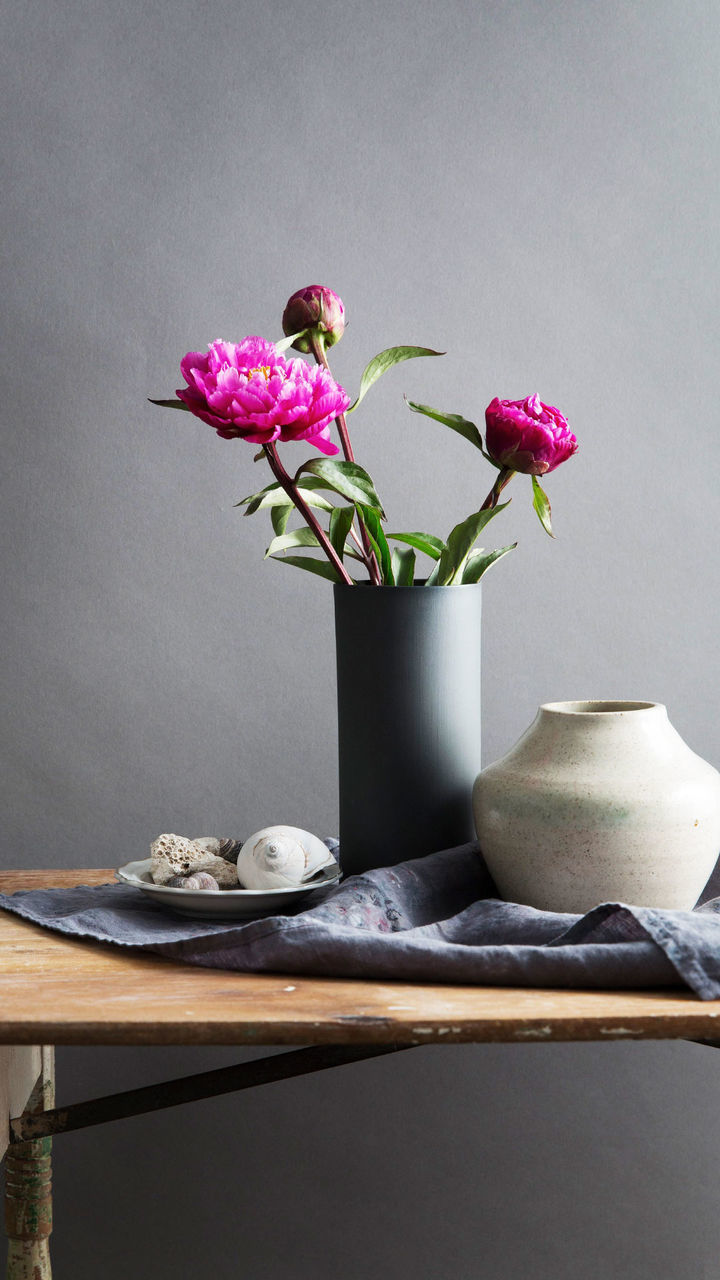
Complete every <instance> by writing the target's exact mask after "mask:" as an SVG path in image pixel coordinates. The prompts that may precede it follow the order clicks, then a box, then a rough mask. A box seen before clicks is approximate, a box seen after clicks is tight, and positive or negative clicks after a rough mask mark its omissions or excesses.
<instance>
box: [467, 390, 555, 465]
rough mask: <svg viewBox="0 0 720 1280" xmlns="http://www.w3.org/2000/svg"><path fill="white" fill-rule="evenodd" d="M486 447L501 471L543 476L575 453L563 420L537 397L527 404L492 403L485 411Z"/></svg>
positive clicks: (519, 402) (516, 401)
mask: <svg viewBox="0 0 720 1280" xmlns="http://www.w3.org/2000/svg"><path fill="white" fill-rule="evenodd" d="M485 425H486V428H487V432H486V436H485V445H486V447H487V451H488V453H489V454H490V457H491V458H492V459H493V461H494V462H496V463H497V464H498V466H500V467H507V468H509V469H510V470H512V471H522V472H524V473H525V475H531V476H542V475H544V474H545V472H546V471H554V470H555V467H559V466H560V463H561V462H565V460H566V458H569V457H571V455H572V454H573V453H575V450H576V449H577V440H576V439H575V436H574V435H573V433H572V431H571V430H570V428H569V426H568V424H567V422H566V420H565V418H564V417H563V415H562V414H561V413H560V411H559V410H558V409H554V408H553V407H552V405H549V404H543V402H542V400H541V399H540V397H539V396H538V395H534V396H528V397H527V399H526V400H498V398H497V396H496V397H495V399H494V400H491V402H490V404H489V405H488V407H487V409H486V410H485Z"/></svg>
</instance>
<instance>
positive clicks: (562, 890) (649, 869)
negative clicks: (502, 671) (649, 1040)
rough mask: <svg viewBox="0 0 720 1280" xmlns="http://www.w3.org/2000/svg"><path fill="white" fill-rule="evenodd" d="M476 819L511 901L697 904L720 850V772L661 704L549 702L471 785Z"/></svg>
mask: <svg viewBox="0 0 720 1280" xmlns="http://www.w3.org/2000/svg"><path fill="white" fill-rule="evenodd" d="M473 810H474V815H475V826H476V829H477V834H478V839H479V841H480V846H481V849H482V852H483V854H484V856H485V859H486V861H487V864H488V867H489V868H490V871H491V873H492V876H493V878H494V880H495V883H496V885H497V887H498V890H499V892H500V894H501V895H502V897H503V898H505V899H506V900H507V901H510V902H522V903H526V904H527V905H529V906H532V907H538V908H540V909H542V910H546V911H567V912H585V911H589V910H590V909H591V908H592V907H594V906H596V905H597V904H598V903H600V902H625V903H629V904H633V905H635V906H647V907H664V908H675V909H678V910H686V911H687V910H690V909H691V908H692V907H693V906H694V905H695V903H696V902H697V900H698V898H699V896H700V894H701V892H702V890H703V888H704V887H705V884H706V883H707V880H708V878H709V876H710V873H711V872H712V870H713V867H714V866H715V862H716V860H717V857H718V853H719V852H720V774H718V772H717V770H716V769H714V768H713V767H712V765H710V764H707V762H706V761H704V760H701V759H700V757H699V756H697V755H695V753H694V752H693V751H691V750H690V748H689V747H688V746H686V744H685V743H684V742H683V740H682V738H681V737H680V735H679V734H678V733H677V732H676V730H675V729H673V727H672V725H671V724H670V721H669V720H668V717H667V711H666V709H665V707H664V706H662V704H661V703H657V702H548V703H546V704H545V705H544V706H541V707H540V709H539V710H538V714H537V716H536V718H535V721H534V722H533V724H532V725H531V726H530V728H529V729H528V730H527V731H526V733H524V734H523V736H522V738H521V739H520V741H519V742H518V743H517V745H516V746H515V747H513V749H512V751H510V752H509V753H508V754H507V755H506V756H503V758H502V759H501V760H498V761H496V762H495V764H492V765H490V766H489V768H487V769H484V770H483V772H482V773H481V774H480V775H479V776H478V778H477V780H476V782H475V786H474V789H473Z"/></svg>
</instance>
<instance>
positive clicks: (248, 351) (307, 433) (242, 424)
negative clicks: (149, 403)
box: [175, 337, 350, 453]
mask: <svg viewBox="0 0 720 1280" xmlns="http://www.w3.org/2000/svg"><path fill="white" fill-rule="evenodd" d="M180 370H181V372H182V375H183V377H184V379H185V381H186V382H187V384H188V385H187V387H182V388H180V389H178V390H177V391H176V393H175V394H176V395H177V396H178V398H179V399H180V400H182V401H183V403H184V404H186V405H187V407H188V409H190V410H191V411H192V413H194V414H195V415H196V417H198V418H200V419H202V421H203V422H207V424H208V425H209V426H211V427H214V428H215V430H216V431H217V433H218V435H219V436H222V438H223V440H234V439H238V438H239V439H242V440H249V441H250V442H251V443H252V444H271V443H272V442H273V441H274V440H306V441H307V443H308V444H312V445H314V446H315V447H316V448H317V449H319V450H320V451H321V453H337V452H338V449H337V447H336V446H335V445H334V444H333V443H332V441H331V440H330V424H331V423H332V421H333V419H334V418H336V417H337V415H338V414H339V413H344V412H345V410H346V409H347V407H348V405H349V404H350V398H349V396H348V395H347V394H346V393H345V391H343V388H342V387H341V386H339V385H338V383H337V382H335V380H334V379H333V377H332V375H331V374H330V373H328V371H327V369H324V368H323V367H322V366H321V365H315V366H310V365H308V364H306V363H305V361H304V360H285V359H284V358H283V357H282V356H280V355H278V353H277V351H276V349H275V346H274V344H273V343H272V342H266V340H265V339H264V338H256V337H250V338H243V340H242V342H238V343H235V342H222V341H220V340H218V341H217V342H211V343H210V346H209V347H208V351H207V354H203V353H202V352H198V351H188V353H187V355H186V356H185V357H184V358H183V360H182V361H181V364H180Z"/></svg>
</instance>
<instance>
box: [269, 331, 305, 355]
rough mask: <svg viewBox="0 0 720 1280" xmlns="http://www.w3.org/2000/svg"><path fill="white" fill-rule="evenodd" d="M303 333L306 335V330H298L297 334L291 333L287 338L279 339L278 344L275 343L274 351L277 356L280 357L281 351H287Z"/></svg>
mask: <svg viewBox="0 0 720 1280" xmlns="http://www.w3.org/2000/svg"><path fill="white" fill-rule="evenodd" d="M304 333H307V329H299V330H298V332H297V333H291V334H290V337H289V338H281V339H280V341H279V342H276V343H275V350H276V351H277V353H278V355H280V356H281V355H282V354H283V351H289V350H290V347H291V346H292V344H293V342H297V340H298V338H301V337H302V335H303V334H304Z"/></svg>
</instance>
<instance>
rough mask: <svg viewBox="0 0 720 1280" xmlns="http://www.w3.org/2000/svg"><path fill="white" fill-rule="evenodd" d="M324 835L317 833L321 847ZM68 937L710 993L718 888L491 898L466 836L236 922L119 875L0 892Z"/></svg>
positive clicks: (226, 954)
mask: <svg viewBox="0 0 720 1280" xmlns="http://www.w3.org/2000/svg"><path fill="white" fill-rule="evenodd" d="M331 843H333V842H330V841H328V844H331ZM0 907H2V908H4V909H6V910H8V911H13V912H16V913H17V914H18V915H20V916H23V917H24V918H25V919H26V920H32V921H33V922H34V923H35V924H39V925H43V926H44V927H45V928H48V929H54V930H57V931H58V932H60V933H65V934H70V935H72V936H73V937H78V938H94V939H96V940H98V941H100V942H104V943H112V944H115V945H117V946H121V947H129V948H135V949H137V950H144V951H153V952H157V953H158V954H159V955H162V956H166V957H168V958H170V959H174V960H179V961H183V962H184V963H186V964H194V965H202V966H205V967H207V968H213V969H232V970H236V971H238V972H242V973H284V974H307V975H315V976H322V977H343V978H370V979H372V978H377V979H387V980H391V981H394V982H395V981H403V980H410V981H417V982H433V983H434V982H440V983H465V984H467V983H472V984H478V985H490V986H513V987H566V988H592V989H607V988H618V989H619V988H633V987H635V988H638V987H667V986H682V985H683V984H684V985H686V986H688V987H689V988H690V990H691V991H693V992H694V993H695V995H697V996H699V997H700V999H702V1000H715V999H718V998H720V898H714V899H712V900H711V901H709V902H705V903H704V904H703V905H702V906H700V907H696V908H695V909H694V910H693V911H661V910H658V909H657V908H654V907H635V906H630V905H628V904H625V903H621V902H605V903H602V904H601V905H600V906H597V907H594V908H593V910H592V911H589V912H587V914H586V915H583V916H578V915H566V914H560V913H556V912H551V911H536V910H535V909H534V908H533V907H526V906H520V905H518V904H517V903H513V902H504V901H502V900H501V899H500V898H498V897H497V891H496V889H495V886H494V884H493V882H492V879H491V877H490V874H489V872H488V870H487V867H486V865H485V862H484V861H483V858H482V855H481V853H480V850H479V846H478V845H476V844H466V845H460V846H459V847H458V848H455V849H447V850H444V851H443V852H440V853H433V854H430V855H429V856H427V857H423V858H416V859H413V860H412V861H409V862H403V863H400V864H399V865H398V866H394V867H382V868H380V869H378V870H376V871H368V872H366V873H365V874H363V875H360V876H351V877H349V878H348V879H346V880H344V881H343V882H342V883H341V884H340V885H338V886H337V887H335V888H330V889H320V890H317V891H316V892H315V893H314V894H313V895H312V896H311V897H310V898H304V899H303V902H302V909H301V910H298V911H296V912H294V913H292V914H285V915H278V916H269V917H264V918H262V919H256V920H252V921H249V922H243V923H238V922H233V921H227V922H222V921H213V922H209V921H200V920H189V919H185V918H184V917H181V916H176V915H174V914H173V913H172V912H170V911H168V910H167V909H166V908H164V907H161V906H160V905H159V904H158V903H156V902H154V901H153V900H152V898H151V897H150V896H149V895H147V894H143V893H142V892H141V891H140V890H137V889H133V888H131V887H130V886H128V885H124V884H111V885H100V886H92V887H91V886H87V885H80V886H78V887H77V888H72V889H31V890H20V891H19V892H17V893H14V894H12V895H2V894H0Z"/></svg>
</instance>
